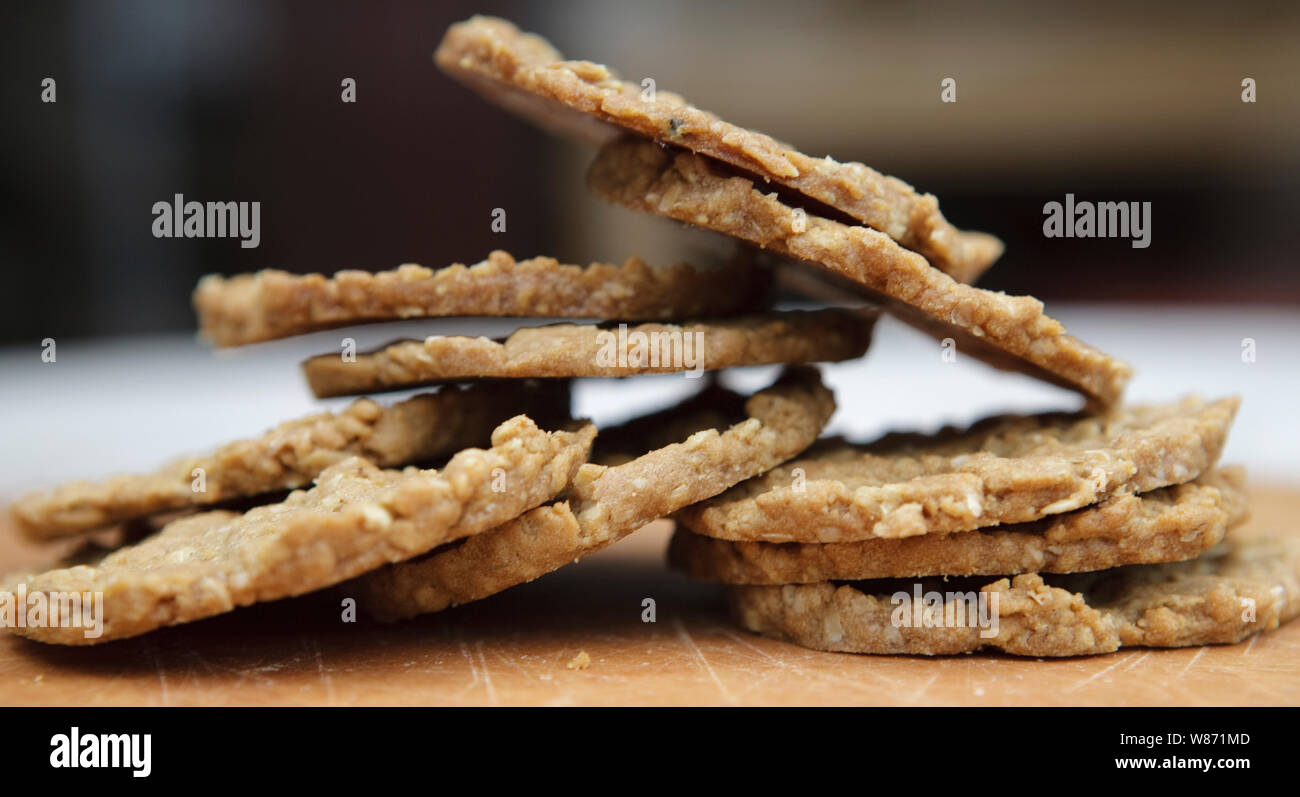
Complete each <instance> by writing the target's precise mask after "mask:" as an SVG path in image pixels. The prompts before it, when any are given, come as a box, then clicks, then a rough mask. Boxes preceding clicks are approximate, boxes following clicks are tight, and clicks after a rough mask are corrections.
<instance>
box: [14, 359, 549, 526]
mask: <svg viewBox="0 0 1300 797" xmlns="http://www.w3.org/2000/svg"><path fill="white" fill-rule="evenodd" d="M520 406H526V407H528V409H529V411H530V412H531V413H532V416H533V417H534V418H535V419H536V420H537V421H538V422H539V423H543V424H547V425H550V424H553V423H557V422H560V421H562V420H564V419H566V418H567V417H568V410H569V407H568V387H567V385H566V384H564V383H563V382H529V383H524V384H511V385H506V384H499V383H498V384H494V383H481V384H476V385H470V386H465V387H460V386H456V385H447V386H445V387H444V388H442V389H441V390H439V391H437V392H436V393H428V394H424V395H420V396H415V397H414V398H410V399H407V400H406V401H402V402H399V403H397V404H394V405H392V406H388V407H385V406H383V405H381V404H377V403H376V402H374V401H371V400H370V399H358V400H357V401H355V402H353V403H352V404H351V405H350V406H348V407H347V408H346V409H344V410H343V411H341V412H338V413H328V412H323V413H317V414H314V415H309V416H306V417H304V418H297V419H295V420H292V421H286V422H284V423H282V424H280V425H279V426H277V427H275V428H274V429H272V430H270V431H268V432H266V433H265V434H263V435H262V436H260V437H256V438H252V439H248V440H237V441H234V442H231V443H227V444H226V445H223V446H221V447H220V448H218V449H217V450H215V451H213V452H212V453H210V454H206V455H202V456H194V457H185V458H182V459H177V460H175V461H173V462H170V463H168V464H167V465H164V466H163V467H162V468H160V469H158V470H157V471H155V472H153V473H143V474H124V475H118V476H113V477H111V478H108V479H105V480H102V481H97V482H88V481H77V482H70V483H68V484H63V485H60V486H58V487H56V488H54V489H52V490H47V491H44V492H39V493H34V494H31V495H28V496H25V497H23V498H21V499H19V500H18V501H17V502H16V503H15V504H14V505H13V506H12V507H11V515H12V517H13V519H14V523H15V525H16V526H17V528H18V530H19V531H20V532H21V533H22V534H23V535H24V536H26V537H27V538H29V539H33V540H48V539H54V538H57V537H64V536H69V535H75V534H80V533H82V532H86V531H90V530H93V529H96V528H100V527H103V526H108V525H111V524H114V523H118V522H121V521H125V520H131V519H134V518H138V517H144V516H147V515H154V514H158V513H160V512H167V511H171V510H177V509H185V508H190V507H202V506H210V505H212V504H217V503H221V502H223V501H229V500H232V499H237V498H248V497H254V496H258V495H261V494H264V493H272V492H276V491H280V490H290V489H295V488H298V487H302V486H304V485H308V484H311V482H312V480H313V479H315V478H316V477H317V476H318V475H319V474H320V473H321V471H323V470H325V468H327V467H329V466H330V465H333V464H336V463H338V462H340V461H342V460H344V459H346V458H348V457H351V456H359V457H363V458H365V459H367V460H369V461H370V462H373V463H374V464H375V465H378V466H380V467H383V468H391V467H396V466H401V465H408V464H413V463H419V462H427V461H430V460H433V459H436V458H438V457H440V456H445V455H448V454H451V453H454V452H456V451H459V450H461V449H462V448H469V447H471V446H476V445H481V444H483V443H486V442H487V441H488V439H489V437H490V436H491V434H492V430H493V429H494V428H495V427H496V426H497V425H498V424H500V423H501V422H502V421H504V420H506V419H507V418H510V417H512V416H514V415H516V414H518V411H519V407H520ZM200 474H201V476H200ZM200 478H201V486H202V488H203V489H202V490H198V489H196V479H200Z"/></svg>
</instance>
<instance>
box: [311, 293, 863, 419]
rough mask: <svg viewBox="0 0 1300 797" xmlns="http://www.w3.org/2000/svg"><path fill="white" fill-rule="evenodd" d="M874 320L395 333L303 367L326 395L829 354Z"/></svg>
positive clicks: (842, 315) (806, 316)
mask: <svg viewBox="0 0 1300 797" xmlns="http://www.w3.org/2000/svg"><path fill="white" fill-rule="evenodd" d="M875 319H876V314H875V313H874V311H869V310H842V309H826V310H810V311H803V310H788V311H772V312H769V313H763V314H760V315H749V316H738V317H735V318H718V319H709V320H703V321H694V322H683V323H681V324H633V325H624V327H623V328H622V329H620V328H619V327H618V326H613V325H606V326H596V325H579V324H551V325H548V326H541V327H525V328H523V329H519V330H516V331H515V332H514V333H512V334H511V335H510V336H509V337H508V338H507V339H505V340H504V341H496V340H492V339H490V338H483V337H480V338H470V337H460V336H435V337H429V338H426V339H425V340H423V341H418V340H407V341H398V342H397V343H393V344H390V345H388V346H385V347H383V348H381V349H378V350H376V351H373V352H368V353H361V354H358V355H357V356H356V358H355V360H352V361H345V360H343V358H342V357H340V356H339V355H337V354H322V355H318V356H316V357H312V358H310V359H308V360H307V361H305V362H304V363H303V366H302V367H303V372H304V374H305V375H306V377H307V382H308V384H309V385H310V386H311V389H312V392H313V393H314V394H315V395H316V396H317V397H321V398H323V397H327V396H343V395H351V394H356V393H368V392H377V391H384V390H400V389H403V388H408V387H415V386H419V385H428V384H436V383H438V382H442V381H448V380H461V379H485V378H556V377H565V378H567V377H583V376H601V377H617V376H634V375H637V374H656V373H659V374H662V373H679V372H683V371H713V370H718V369H721V368H731V367H736V366H742V365H770V364H774V363H813V362H828V361H839V360H850V359H853V358H854V357H860V356H862V355H863V354H864V353H865V352H866V350H867V346H868V345H869V344H870V343H871V330H872V326H873V324H874V323H875Z"/></svg>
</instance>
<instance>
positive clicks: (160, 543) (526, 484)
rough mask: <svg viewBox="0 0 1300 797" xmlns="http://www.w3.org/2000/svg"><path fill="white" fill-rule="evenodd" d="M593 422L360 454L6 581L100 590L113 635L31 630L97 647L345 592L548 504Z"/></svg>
mask: <svg viewBox="0 0 1300 797" xmlns="http://www.w3.org/2000/svg"><path fill="white" fill-rule="evenodd" d="M594 436H595V429H594V427H592V426H590V425H587V426H586V427H584V428H583V429H581V430H579V431H577V432H550V433H548V432H544V431H542V430H541V429H539V428H538V427H537V426H536V424H534V423H533V422H532V421H531V420H529V419H528V418H527V417H526V416H523V415H519V416H516V417H514V418H511V419H510V420H508V421H506V422H505V423H503V424H501V425H500V426H499V427H497V429H496V430H495V431H494V432H493V434H492V448H490V449H487V450H483V449H467V450H464V451H461V452H460V453H458V454H456V455H455V456H454V457H452V458H451V460H450V461H449V462H448V463H447V466H446V467H445V468H443V469H442V470H440V471H434V470H419V469H417V468H407V469H406V470H404V471H395V470H382V469H380V468H376V467H375V466H374V465H372V464H370V463H369V462H367V461H365V460H363V459H361V458H359V457H353V458H350V459H346V460H344V461H342V462H340V463H338V464H336V465H332V466H330V467H329V468H326V469H325V471H324V472H323V473H321V475H320V478H319V479H318V480H317V484H316V486H315V487H313V488H311V489H310V490H301V491H297V492H294V493H291V494H290V495H289V497H288V498H287V499H286V500H285V501H283V502H282V503H278V504H270V505H266V506H260V507H257V508H255V509H252V510H250V511H249V512H247V513H245V514H243V515H235V514H233V513H228V512H210V513H204V514H200V515H195V516H191V517H187V518H182V519H181V520H177V521H174V522H173V523H170V524H168V525H167V526H166V527H164V528H163V530H162V531H160V532H158V533H157V534H155V535H153V536H151V537H148V538H146V539H145V540H144V541H143V542H141V543H139V544H137V545H129V546H126V547H124V548H119V549H118V550H116V551H114V552H112V553H110V554H109V555H107V556H106V557H105V558H104V559H103V560H102V561H101V562H100V563H99V564H97V565H95V566H80V567H73V568H68V569H59V570H52V571H49V572H46V573H42V574H38V575H31V576H19V577H16V578H11V579H10V580H9V581H8V586H6V587H5V589H6V590H8V591H10V592H14V591H16V590H17V589H18V585H19V584H22V585H24V588H25V590H26V593H27V594H28V595H31V594H33V593H37V592H41V593H45V594H47V595H49V594H51V593H63V592H81V593H84V592H91V593H95V592H99V593H102V594H103V632H102V635H100V636H98V637H95V638H87V637H86V635H85V632H86V628H85V627H84V626H71V627H50V626H48V625H47V626H44V627H26V628H14V629H11V630H13V631H14V632H15V633H18V634H21V635H23V636H27V637H30V638H32V639H36V640H39V641H42V642H51V643H58V644H67V645H88V644H96V643H99V642H106V641H109V640H112V639H121V638H123V637H130V636H135V635H137V634H143V633H145V632H147V631H151V630H153V629H155V628H161V627H163V626H168V625H176V624H179V623H186V622H190V621H193V620H199V619H202V618H204V617H211V616H212V615H216V614H221V613H223V612H227V611H230V610H231V609H234V608H236V607H238V606H246V605H248V604H250V603H255V602H258V601H268V600H275V599H277V598H283V597H288V596H291V595H301V594H303V593H306V592H311V591H313V590H318V589H321V588H323V587H327V586H330V585H332V584H337V583H339V582H341V581H344V580H346V579H349V578H353V577H355V576H358V575H360V574H362V573H364V572H367V571H369V570H373V569H375V568H377V567H380V566H381V565H385V564H388V563H391V562H398V561H402V560H403V559H409V558H410V557H412V556H417V555H419V554H422V553H424V552H425V551H428V550H430V549H432V548H434V547H436V546H438V545H441V544H443V543H446V542H449V541H452V540H457V539H461V538H463V537H467V536H470V535H473V534H478V533H480V532H482V531H485V530H487V529H489V528H492V527H495V526H499V525H500V524H502V523H504V522H506V521H507V520H510V519H511V518H514V517H517V516H519V515H520V514H521V513H523V512H526V511H528V510H529V509H532V508H534V507H536V506H538V505H540V504H542V503H544V502H545V501H548V500H550V499H551V498H552V497H554V496H555V495H556V494H557V493H558V492H560V490H562V489H563V488H564V486H565V485H566V484H568V483H569V481H570V480H571V478H572V477H573V475H574V473H575V471H576V469H577V468H578V466H579V465H580V464H581V463H582V462H583V461H584V460H585V459H586V458H587V454H588V452H589V450H590V447H591V441H592V439H593V437H594Z"/></svg>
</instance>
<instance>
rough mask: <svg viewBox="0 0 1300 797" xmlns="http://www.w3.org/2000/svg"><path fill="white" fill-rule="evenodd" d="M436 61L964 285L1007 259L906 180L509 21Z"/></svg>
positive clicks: (584, 134) (455, 44) (561, 127)
mask: <svg viewBox="0 0 1300 797" xmlns="http://www.w3.org/2000/svg"><path fill="white" fill-rule="evenodd" d="M434 58H435V60H436V61H437V63H438V66H439V67H441V68H442V70H443V71H445V72H446V73H447V74H449V75H451V76H452V77H454V78H456V79H457V80H460V81H461V82H463V83H465V84H466V85H468V86H469V87H470V88H472V89H474V90H475V91H477V92H479V93H480V94H482V95H483V96H485V97H486V98H487V99H489V100H492V101H493V102H496V103H498V104H500V105H502V106H504V107H506V108H507V109H509V110H511V111H513V112H515V113H518V114H519V115H521V116H523V117H524V118H526V119H529V120H530V121H533V122H535V123H537V124H539V125H541V126H542V127H543V128H545V129H547V130H550V131H551V132H555V133H559V134H564V135H570V136H575V137H577V138H579V139H581V140H585V141H589V142H592V143H603V142H605V141H607V140H608V139H609V138H610V137H612V135H613V134H614V132H613V131H614V130H615V129H616V128H621V129H624V130H629V131H632V132H635V133H638V134H640V135H643V136H647V137H649V138H653V139H656V140H659V141H663V142H665V143H669V144H675V145H677V146H680V147H685V148H686V149H689V150H692V151H694V152H698V153H700V154H702V155H707V156H709V157H712V158H716V159H718V160H720V161H723V162H725V163H728V164H730V165H732V166H734V167H736V168H738V169H744V170H746V171H748V172H751V173H752V174H754V175H755V176H757V177H758V178H759V179H762V180H764V181H772V182H775V183H777V184H779V185H783V186H785V187H787V188H789V189H791V190H793V191H796V192H799V193H800V194H802V195H803V196H804V197H807V198H808V199H810V200H812V201H814V202H818V203H821V204H824V205H828V206H830V207H832V208H834V209H836V210H837V211H839V212H841V213H843V214H846V215H847V216H849V217H852V218H854V219H857V220H858V221H861V222H863V223H864V224H866V225H868V226H870V227H874V228H875V229H877V230H880V231H881V232H884V233H886V234H888V235H889V236H890V237H892V238H894V239H895V240H897V241H898V242H899V243H900V244H902V245H903V246H906V247H908V248H909V249H914V250H916V251H917V252H920V253H921V254H922V255H924V256H925V257H926V258H927V259H929V260H930V262H931V263H933V264H934V265H935V266H936V267H937V268H940V269H942V270H943V271H945V272H947V273H948V274H951V275H952V276H953V277H954V278H955V279H958V280H961V281H962V282H974V281H975V279H976V278H978V277H979V275H980V274H981V273H983V271H984V270H985V269H986V268H988V267H989V266H990V265H991V264H992V263H993V261H995V260H997V258H998V257H999V256H1000V255H1001V254H1002V243H1001V242H1000V241H999V240H998V239H997V238H994V237H993V236H991V235H988V234H986V233H975V232H962V231H960V230H957V229H956V228H955V227H953V226H952V225H951V224H949V223H948V221H947V220H946V219H945V218H944V217H943V214H942V213H940V212H939V202H938V200H936V199H935V198H934V197H933V196H931V195H929V194H918V193H917V192H916V190H915V189H914V188H912V186H910V185H908V184H907V183H905V182H903V181H902V180H899V179H897V178H895V177H887V176H885V175H883V174H880V173H879V172H877V171H875V170H873V169H870V168H868V167H867V166H864V165H863V164H861V163H838V162H836V161H834V160H832V159H830V158H829V157H827V158H810V157H808V156H807V155H805V154H803V153H801V152H798V151H797V150H794V149H792V148H790V147H788V146H786V145H784V144H782V143H780V142H778V141H776V140H775V139H773V138H771V137H770V136H766V135H763V134H762V133H758V132H755V131H753V130H747V129H745V128H743V127H737V126H736V125H733V124H729V123H727V122H725V121H723V120H721V119H719V118H718V117H717V116H714V115H713V114H711V113H708V112H706V111H701V110H700V109H698V108H696V107H694V106H692V105H690V104H689V103H687V102H686V101H685V100H683V99H682V98H681V97H679V96H678V95H676V94H673V93H671V92H667V91H656V92H655V95H654V98H653V99H651V98H648V97H646V96H643V93H642V90H641V87H640V86H638V85H635V84H633V83H629V82H627V81H624V80H620V79H619V78H618V76H617V75H616V74H615V73H614V72H613V71H612V70H610V69H608V68H607V67H604V66H601V65H600V64H593V63H591V62H589V61H565V60H563V56H561V55H560V53H559V52H557V51H556V50H555V48H553V47H552V46H551V45H550V44H549V43H547V42H546V40H545V39H542V38H541V37H539V36H536V35H534V34H527V33H523V32H521V31H520V30H519V29H518V28H517V27H515V26H514V25H513V24H511V23H510V22H507V21H506V20H503V19H495V18H492V17H482V16H477V17H474V18H472V19H470V20H468V21H465V22H460V23H457V24H455V25H452V26H451V27H450V28H448V29H447V34H446V36H445V37H444V38H443V40H442V44H441V45H439V47H438V51H437V53H436V54H435V56H434ZM611 126H613V127H611Z"/></svg>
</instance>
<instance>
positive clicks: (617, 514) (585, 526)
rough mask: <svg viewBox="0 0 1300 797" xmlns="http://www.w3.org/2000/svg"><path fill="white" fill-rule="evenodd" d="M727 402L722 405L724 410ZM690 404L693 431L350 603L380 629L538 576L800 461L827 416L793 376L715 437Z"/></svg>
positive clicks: (368, 583)
mask: <svg viewBox="0 0 1300 797" xmlns="http://www.w3.org/2000/svg"><path fill="white" fill-rule="evenodd" d="M727 402H729V400H727V401H726V402H724V403H727ZM702 404H703V403H702V402H701V401H699V400H695V401H692V402H688V404H687V405H684V408H683V409H684V411H685V412H687V413H693V412H702V414H699V415H695V416H694V417H695V418H696V420H697V424H698V425H696V426H695V429H696V431H694V433H693V434H690V435H689V436H688V437H686V438H685V440H682V441H680V442H676V443H672V444H669V445H665V446H663V447H660V448H656V449H655V450H653V451H650V452H649V453H646V454H643V455H641V456H639V457H637V458H636V459H633V460H631V461H629V462H626V463H625V464H622V465H617V466H613V467H606V466H602V465H596V464H591V463H589V464H586V465H583V466H582V467H581V468H580V469H579V471H578V474H577V476H576V477H575V478H574V481H573V484H572V485H571V486H570V488H569V490H568V491H567V492H566V494H565V497H566V499H567V500H565V501H562V502H560V503H556V504H554V505H549V506H543V507H539V508H538V509H534V510H533V511H531V512H528V513H526V514H524V515H522V516H520V517H519V518H518V519H516V520H513V521H510V522H508V523H505V524H504V525H502V526H499V527H498V528H495V529H492V530H491V531H488V532H485V533H483V534H479V535H476V536H474V537H471V538H469V539H466V540H464V541H463V542H461V543H459V544H456V545H454V546H449V547H447V548H445V549H440V550H436V551H433V552H431V553H430V554H429V555H427V556H424V557H420V558H418V559H413V560H411V561H409V562H403V563H400V564H397V565H393V566H391V567H386V568H384V569H382V570H378V571H375V572H374V573H370V574H368V575H366V576H364V577H363V578H361V579H359V580H358V581H357V582H356V588H357V592H358V594H359V598H358V603H359V604H360V605H362V606H364V607H365V608H367V610H368V611H370V612H371V613H373V614H375V615H376V616H379V617H381V618H384V619H396V618H400V617H410V616H412V615H415V614H420V613H423V612H434V611H440V610H442V609H445V608H447V607H448V606H454V605H457V604H461V603H466V602H469V601H473V600H478V599H480V598H485V597H487V596H489V595H492V594H495V593H497V592H500V591H501V590H503V589H506V588H508V587H512V586H515V585H516V584H522V583H524V582H527V581H532V580H533V579H535V578H537V577H539V576H542V575H545V574H546V573H549V572H551V571H553V570H556V569H558V568H560V567H563V566H564V565H566V564H568V563H570V562H574V561H577V560H578V559H581V558H582V557H584V556H587V555H588V554H591V553H594V552H596V551H598V550H600V549H601V548H604V547H606V546H607V545H610V544H612V543H614V542H617V541H618V540H620V539H622V538H623V537H625V536H626V535H628V534H630V533H631V532H633V531H635V530H636V529H638V528H640V527H641V526H644V525H645V524H646V523H649V522H650V521H652V520H655V519H656V518H660V517H664V516H666V515H669V514H671V513H672V512H673V511H675V510H677V509H680V508H681V507H683V506H686V505H687V504H690V503H694V502H695V501H699V500H701V499H703V498H707V497H709V496H711V495H716V494H718V493H719V492H722V491H723V490H725V489H726V488H727V487H729V486H730V485H732V484H735V483H736V482H738V481H740V480H742V479H745V478H748V477H749V476H752V475H755V474H758V473H761V472H763V471H764V470H766V469H768V468H770V467H772V466H773V465H776V464H777V463H779V462H781V461H783V460H785V459H789V458H790V457H792V456H794V455H796V454H798V453H799V452H800V451H802V450H803V449H804V448H806V447H807V446H808V445H810V444H811V443H812V442H813V440H815V439H817V435H818V434H819V433H820V432H821V429H822V427H823V426H824V425H825V424H826V421H827V420H829V419H830V416H831V414H832V413H833V412H834V411H835V400H834V397H833V396H832V395H831V392H830V391H829V390H827V389H826V388H825V387H823V386H822V384H821V380H820V379H819V378H818V376H817V373H816V371H815V370H813V369H805V368H800V369H792V370H790V371H787V373H786V374H785V375H784V376H783V377H782V378H781V379H780V380H778V381H777V382H776V384H774V385H772V386H771V387H769V388H767V389H765V390H762V391H760V392H758V393H757V394H755V395H754V396H753V397H751V398H750V399H749V400H748V401H745V402H744V413H745V415H747V417H746V418H745V419H744V420H742V421H740V422H739V423H736V424H735V425H733V426H731V427H730V428H726V429H725V430H723V431H719V430H718V429H715V428H713V423H714V422H715V420H716V416H715V415H714V414H713V413H711V412H709V411H707V409H706V408H705V407H703V406H702Z"/></svg>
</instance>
